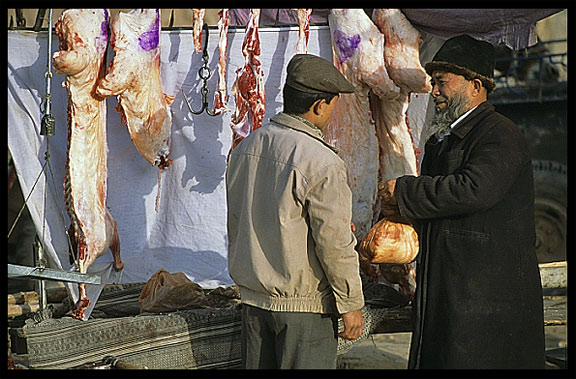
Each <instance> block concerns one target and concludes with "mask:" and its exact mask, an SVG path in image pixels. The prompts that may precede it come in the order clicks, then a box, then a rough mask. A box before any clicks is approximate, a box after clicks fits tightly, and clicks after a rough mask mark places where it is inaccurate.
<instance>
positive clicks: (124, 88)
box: [96, 9, 174, 169]
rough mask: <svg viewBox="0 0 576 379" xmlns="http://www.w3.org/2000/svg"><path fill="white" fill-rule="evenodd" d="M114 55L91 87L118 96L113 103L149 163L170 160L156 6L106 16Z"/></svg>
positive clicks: (168, 117)
mask: <svg viewBox="0 0 576 379" xmlns="http://www.w3.org/2000/svg"><path fill="white" fill-rule="evenodd" d="M111 30H112V36H111V41H110V43H111V45H112V47H113V48H114V53H115V55H114V59H113V61H112V62H111V63H110V67H109V68H108V73H107V75H106V77H105V78H104V79H103V80H101V81H100V83H99V84H98V87H97V88H96V93H97V94H98V95H100V96H103V97H106V96H116V95H117V96H118V103H119V107H118V108H117V109H118V110H119V111H120V112H121V113H122V115H123V117H124V119H125V121H126V122H127V124H128V130H129V132H130V137H131V138H132V141H133V142H134V145H135V146H136V148H137V149H138V152H140V154H141V155H142V156H143V157H144V158H145V159H146V160H147V161H148V162H150V163H151V164H153V165H155V166H158V168H159V169H165V168H167V167H168V166H170V164H171V162H172V161H171V160H170V159H169V154H170V133H171V127H172V115H171V113H170V104H171V103H172V101H173V100H174V98H173V97H172V96H168V95H165V94H164V93H163V91H162V83H161V77H160V11H159V10H158V9H135V10H133V11H131V12H130V13H123V12H119V13H118V14H117V15H116V17H115V18H114V20H112V22H111Z"/></svg>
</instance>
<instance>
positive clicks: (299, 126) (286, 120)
mask: <svg viewBox="0 0 576 379" xmlns="http://www.w3.org/2000/svg"><path fill="white" fill-rule="evenodd" d="M270 121H272V122H274V123H275V124H277V125H281V126H285V127H287V128H290V129H294V130H297V131H299V132H302V133H306V134H308V135H309V136H310V137H312V138H314V139H316V140H318V141H320V142H322V143H323V144H324V145H326V146H327V147H328V148H330V149H331V150H333V151H335V152H336V153H338V149H336V147H334V146H332V145H330V144H329V143H328V142H326V141H325V140H324V133H322V131H321V130H320V129H318V128H317V127H315V126H313V125H308V123H307V122H305V121H303V120H302V118H301V117H297V116H294V115H291V114H288V113H284V112H280V113H278V114H276V115H275V116H273V117H272V118H271V119H270Z"/></svg>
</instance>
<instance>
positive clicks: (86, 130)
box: [52, 9, 124, 319]
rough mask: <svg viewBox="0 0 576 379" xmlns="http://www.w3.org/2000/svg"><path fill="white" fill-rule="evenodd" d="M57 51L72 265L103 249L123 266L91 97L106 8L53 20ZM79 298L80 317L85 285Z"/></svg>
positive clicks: (102, 124)
mask: <svg viewBox="0 0 576 379" xmlns="http://www.w3.org/2000/svg"><path fill="white" fill-rule="evenodd" d="M56 33H57V34H58V36H59V38H60V51H57V52H55V53H54V55H53V59H52V62H53V65H54V69H55V70H56V72H58V73H62V74H65V75H66V80H65V82H64V83H63V85H64V86H65V87H66V89H67V93H68V150H67V154H66V165H65V179H64V196H65V203H66V211H67V213H68V216H69V218H70V221H71V225H70V228H69V231H70V233H69V234H70V238H71V241H72V245H73V246H72V248H73V249H74V250H75V251H76V256H77V259H78V261H77V266H78V269H79V271H80V272H81V273H86V271H87V269H88V267H89V266H90V265H91V264H92V263H93V262H94V260H95V259H96V258H97V257H99V256H101V255H103V254H104V253H105V252H106V251H107V249H108V248H110V250H111V251H112V256H113V258H114V263H113V265H114V268H115V269H116V270H121V269H122V268H123V267H124V264H123V263H122V260H121V259H120V241H119V238H118V233H117V230H116V222H115V221H114V220H113V218H112V216H111V214H110V212H109V211H108V209H107V207H106V191H107V183H106V181H107V178H106V176H107V161H106V159H107V145H106V102H105V100H104V99H102V98H99V97H98V98H97V97H95V96H94V88H95V86H96V83H97V82H98V80H99V79H101V78H102V76H103V75H104V70H105V64H106V62H105V61H106V46H107V44H108V12H107V10H105V9H71V10H66V11H64V12H63V13H62V15H61V16H60V18H59V20H58V22H57V24H56ZM79 295H80V297H79V300H78V302H77V304H76V308H75V309H74V310H73V312H72V315H73V316H74V317H76V318H79V319H83V318H84V311H85V309H86V308H87V307H88V305H89V304H90V302H89V300H88V299H87V298H86V288H85V284H83V283H81V284H79Z"/></svg>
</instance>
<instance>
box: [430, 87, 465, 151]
mask: <svg viewBox="0 0 576 379" xmlns="http://www.w3.org/2000/svg"><path fill="white" fill-rule="evenodd" d="M437 99H439V100H442V101H446V108H444V110H440V109H439V108H438V107H436V112H435V113H434V117H432V120H431V121H430V125H429V126H428V128H427V129H426V140H428V139H429V138H430V137H431V136H432V135H435V136H436V138H439V139H440V138H443V137H444V135H445V134H446V133H447V132H448V131H450V125H451V124H452V123H453V122H454V121H456V120H457V119H458V117H460V116H462V115H463V114H464V113H466V111H467V110H468V102H467V99H466V98H465V97H464V96H462V95H460V94H454V96H452V97H451V98H450V99H446V98H445V97H443V96H438V98H437Z"/></svg>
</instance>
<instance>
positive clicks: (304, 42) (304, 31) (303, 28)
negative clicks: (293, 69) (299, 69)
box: [296, 8, 312, 54]
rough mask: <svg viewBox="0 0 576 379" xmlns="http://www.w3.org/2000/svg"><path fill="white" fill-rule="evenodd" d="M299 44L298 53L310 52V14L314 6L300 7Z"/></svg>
mask: <svg viewBox="0 0 576 379" xmlns="http://www.w3.org/2000/svg"><path fill="white" fill-rule="evenodd" d="M297 12H298V45H296V54H307V53H308V38H309V37H310V15H311V14H312V8H305V9H304V8H300V9H298V11H297Z"/></svg>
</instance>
